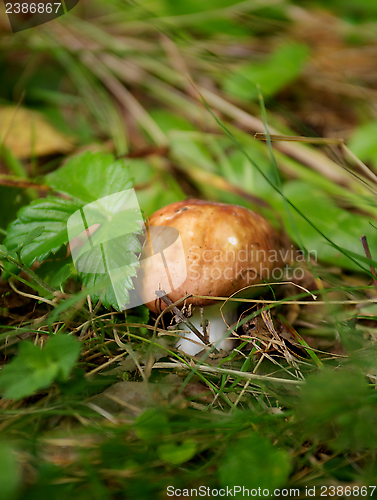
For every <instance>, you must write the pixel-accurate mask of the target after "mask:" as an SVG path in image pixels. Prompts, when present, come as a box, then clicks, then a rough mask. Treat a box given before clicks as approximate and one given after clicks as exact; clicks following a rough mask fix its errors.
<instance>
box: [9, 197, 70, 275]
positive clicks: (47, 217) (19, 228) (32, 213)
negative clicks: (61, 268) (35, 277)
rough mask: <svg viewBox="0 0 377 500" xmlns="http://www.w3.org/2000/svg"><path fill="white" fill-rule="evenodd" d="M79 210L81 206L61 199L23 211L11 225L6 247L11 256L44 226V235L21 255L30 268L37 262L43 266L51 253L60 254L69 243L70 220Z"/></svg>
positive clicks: (40, 202) (45, 200) (46, 200)
mask: <svg viewBox="0 0 377 500" xmlns="http://www.w3.org/2000/svg"><path fill="white" fill-rule="evenodd" d="M78 208H79V206H78V205H77V203H75V202H73V201H70V200H63V199H61V198H55V197H48V198H43V199H40V200H35V201H33V202H32V203H30V205H28V206H26V207H23V208H22V209H21V210H20V211H19V213H18V219H17V220H15V221H14V222H12V223H11V224H10V225H9V227H8V234H7V237H6V238H5V240H4V245H5V246H6V247H7V249H8V250H9V251H10V252H11V251H12V250H14V249H15V248H17V247H18V246H19V245H20V244H21V243H22V242H24V241H25V240H26V239H27V237H28V235H29V234H30V233H31V232H32V231H34V230H35V229H36V228H38V227H39V226H42V225H43V226H44V231H43V233H42V234H40V235H39V236H37V237H36V238H34V239H33V241H30V242H29V243H27V244H26V245H25V246H24V247H23V248H22V250H21V254H20V255H21V260H22V262H24V263H25V264H26V265H27V266H29V267H30V266H31V265H32V264H33V263H34V262H35V261H36V260H38V261H39V262H42V261H43V260H45V259H46V258H47V256H48V255H50V253H56V252H57V251H58V250H59V249H60V248H61V247H62V246H63V245H65V244H66V243H67V242H68V233H67V220H68V219H69V217H70V216H71V215H72V214H73V213H74V212H75V211H76V210H77V209H78Z"/></svg>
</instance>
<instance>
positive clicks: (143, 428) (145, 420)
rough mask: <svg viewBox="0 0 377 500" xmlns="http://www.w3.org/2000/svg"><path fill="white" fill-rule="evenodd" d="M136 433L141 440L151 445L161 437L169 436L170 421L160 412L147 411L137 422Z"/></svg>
mask: <svg viewBox="0 0 377 500" xmlns="http://www.w3.org/2000/svg"><path fill="white" fill-rule="evenodd" d="M135 431H136V435H137V437H138V438H139V439H142V440H143V441H146V442H148V443H149V442H150V441H152V440H154V439H156V438H158V437H159V436H162V435H164V434H169V423H168V419H167V418H166V416H165V415H164V414H163V413H162V412H161V411H159V410H153V409H151V410H146V411H145V412H143V413H142V414H141V415H140V416H139V417H138V419H137V420H136V423H135Z"/></svg>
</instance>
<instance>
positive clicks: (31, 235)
mask: <svg viewBox="0 0 377 500" xmlns="http://www.w3.org/2000/svg"><path fill="white" fill-rule="evenodd" d="M43 231H44V226H38V227H36V228H34V229H33V230H32V231H31V232H30V233H29V234H28V235H27V236H26V238H25V240H24V241H23V242H21V243H20V244H19V245H18V247H17V248H15V249H14V250H13V252H14V253H17V252H19V251H20V250H22V249H23V248H24V247H25V246H26V245H27V244H28V243H30V242H31V241H33V240H35V239H36V238H38V236H40V235H41V234H42V233H43Z"/></svg>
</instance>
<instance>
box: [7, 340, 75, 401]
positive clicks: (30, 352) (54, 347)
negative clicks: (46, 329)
mask: <svg viewBox="0 0 377 500" xmlns="http://www.w3.org/2000/svg"><path fill="white" fill-rule="evenodd" d="M79 354H80V343H79V342H77V340H76V339H75V338H74V337H71V336H67V335H57V336H55V337H51V338H50V339H49V340H48V342H47V343H46V345H45V346H44V347H43V348H40V347H39V346H37V345H34V344H32V343H31V342H28V341H23V342H21V344H20V349H19V354H18V355H17V356H16V357H15V358H13V359H12V361H11V362H10V363H8V364H7V365H5V366H4V368H3V370H2V371H1V372H0V392H1V394H2V396H3V397H5V398H8V399H15V400H18V399H22V398H24V397H27V396H31V395H32V394H34V393H35V392H36V391H38V390H40V389H46V388H47V387H49V386H50V385H51V384H52V382H53V381H54V380H67V378H68V375H69V373H70V372H71V370H72V368H73V367H74V366H75V364H76V362H77V360H78V357H79Z"/></svg>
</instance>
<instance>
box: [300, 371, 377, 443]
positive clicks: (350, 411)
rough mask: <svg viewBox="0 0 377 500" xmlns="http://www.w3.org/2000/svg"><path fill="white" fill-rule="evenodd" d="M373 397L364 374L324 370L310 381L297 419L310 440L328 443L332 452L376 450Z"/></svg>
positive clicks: (376, 409)
mask: <svg viewBox="0 0 377 500" xmlns="http://www.w3.org/2000/svg"><path fill="white" fill-rule="evenodd" d="M372 396H374V392H373V391H372V390H371V388H370V387H369V386H368V384H367V382H366V380H365V379H364V377H363V376H362V375H361V374H360V373H357V372H353V371H347V370H345V369H343V370H336V371H333V370H329V369H328V370H323V371H321V372H319V373H317V374H314V375H311V376H309V377H308V378H307V384H306V386H305V388H304V391H303V393H302V396H301V401H300V403H299V405H298V408H297V415H299V416H300V417H301V419H302V426H303V427H304V428H305V432H306V434H307V436H308V437H310V438H311V439H312V438H313V437H314V438H316V439H319V440H321V441H326V442H327V446H328V447H329V448H332V449H335V450H345V449H349V450H352V451H354V452H355V451H362V450H365V449H375V448H376V446H377V422H376V411H377V405H376V403H374V404H372V400H371V397H372ZM373 399H374V401H375V397H374V398H373Z"/></svg>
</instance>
